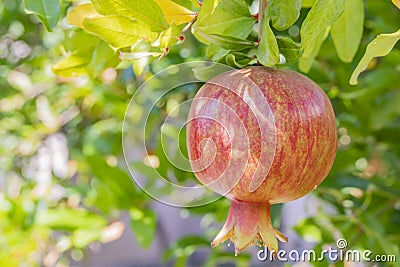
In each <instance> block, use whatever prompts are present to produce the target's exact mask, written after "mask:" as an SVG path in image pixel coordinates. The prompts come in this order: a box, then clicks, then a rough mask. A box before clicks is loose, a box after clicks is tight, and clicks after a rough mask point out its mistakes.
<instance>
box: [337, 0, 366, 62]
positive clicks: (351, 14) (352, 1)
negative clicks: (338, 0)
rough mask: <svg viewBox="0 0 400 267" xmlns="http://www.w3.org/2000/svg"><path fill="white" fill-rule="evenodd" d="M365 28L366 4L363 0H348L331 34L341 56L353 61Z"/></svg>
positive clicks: (345, 60) (344, 60)
mask: <svg viewBox="0 0 400 267" xmlns="http://www.w3.org/2000/svg"><path fill="white" fill-rule="evenodd" d="M363 30H364V4H363V1H362V0H346V3H345V5H344V11H343V13H342V15H341V16H340V17H339V18H338V20H337V21H336V22H335V23H333V24H332V28H331V35H332V39H333V43H334V44H335V47H336V51H337V53H338V55H339V58H340V59H341V60H342V61H343V62H351V61H352V60H353V58H354V55H355V54H356V52H357V50H358V46H359V44H360V42H361V37H362V34H363Z"/></svg>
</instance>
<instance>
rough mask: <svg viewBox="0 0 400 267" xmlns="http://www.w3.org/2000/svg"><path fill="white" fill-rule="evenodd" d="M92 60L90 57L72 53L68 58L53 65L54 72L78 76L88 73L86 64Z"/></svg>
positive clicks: (61, 74) (67, 75)
mask: <svg viewBox="0 0 400 267" xmlns="http://www.w3.org/2000/svg"><path fill="white" fill-rule="evenodd" d="M89 62H90V58H88V57H85V56H79V55H75V54H72V55H70V56H69V57H67V58H66V59H64V60H62V61H60V62H57V63H56V64H54V65H53V66H52V67H51V70H52V71H53V72H54V74H57V75H60V76H64V77H77V76H80V75H84V74H87V69H86V65H87V64H88V63H89Z"/></svg>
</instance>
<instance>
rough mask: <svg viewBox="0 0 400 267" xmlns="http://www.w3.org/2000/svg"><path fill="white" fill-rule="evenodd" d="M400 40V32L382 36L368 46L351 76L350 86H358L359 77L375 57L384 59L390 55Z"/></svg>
mask: <svg viewBox="0 0 400 267" xmlns="http://www.w3.org/2000/svg"><path fill="white" fill-rule="evenodd" d="M399 40H400V30H398V31H397V32H394V33H390V34H380V35H378V36H377V37H376V38H375V39H374V40H372V41H371V42H370V43H369V44H368V46H367V50H366V51H365V54H364V56H363V57H362V58H361V60H360V62H359V63H358V65H357V67H356V69H355V70H354V72H353V74H352V75H351V78H350V84H352V85H355V84H357V83H358V81H357V79H358V76H359V75H360V73H361V72H363V71H364V70H365V69H366V68H367V67H368V64H369V63H370V62H371V60H372V59H373V58H375V57H384V56H386V55H387V54H389V53H390V51H392V49H393V47H394V46H395V44H396V43H397V42H398V41H399Z"/></svg>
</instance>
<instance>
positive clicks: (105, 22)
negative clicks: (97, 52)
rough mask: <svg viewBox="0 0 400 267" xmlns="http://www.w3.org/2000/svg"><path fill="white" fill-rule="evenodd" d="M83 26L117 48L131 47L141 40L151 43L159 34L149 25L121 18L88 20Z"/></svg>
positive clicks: (110, 17) (84, 21) (111, 17)
mask: <svg viewBox="0 0 400 267" xmlns="http://www.w3.org/2000/svg"><path fill="white" fill-rule="evenodd" d="M83 26H84V27H85V29H87V30H88V31H90V32H92V33H94V34H97V35H99V36H100V37H101V38H102V39H104V40H105V41H106V42H108V43H110V44H111V46H113V47H115V48H122V47H127V46H131V45H133V44H134V43H136V42H137V41H138V40H139V39H144V40H146V41H150V42H151V41H154V40H155V39H156V38H157V33H154V32H152V31H151V29H150V27H149V26H148V25H146V24H143V23H141V22H139V21H137V20H132V19H129V18H126V17H120V16H109V17H103V18H93V19H89V18H86V19H84V20H83Z"/></svg>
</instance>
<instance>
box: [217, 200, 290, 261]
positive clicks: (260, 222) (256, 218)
mask: <svg viewBox="0 0 400 267" xmlns="http://www.w3.org/2000/svg"><path fill="white" fill-rule="evenodd" d="M270 206H271V205H270V204H268V203H248V202H241V201H237V200H233V199H232V200H231V205H230V208H229V214H228V218H227V220H226V222H225V225H224V226H223V228H222V229H221V231H220V232H219V233H218V235H217V236H216V237H215V239H214V241H213V242H212V243H211V246H212V247H215V246H218V245H219V244H221V243H223V242H224V241H226V240H227V239H230V240H231V241H232V243H233V245H234V247H235V255H237V254H239V253H240V252H241V251H243V250H244V249H245V248H246V247H247V246H248V245H251V244H252V243H253V242H255V243H256V244H259V245H260V244H262V245H265V246H267V247H268V248H269V250H270V251H271V252H272V253H273V254H275V253H276V252H277V251H278V240H277V238H278V239H279V240H280V241H281V242H287V241H288V239H287V237H286V236H284V235H283V234H282V233H281V232H279V231H278V230H276V229H275V228H274V227H273V226H272V223H271V216H270Z"/></svg>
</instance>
